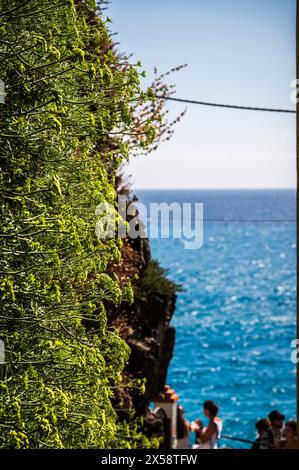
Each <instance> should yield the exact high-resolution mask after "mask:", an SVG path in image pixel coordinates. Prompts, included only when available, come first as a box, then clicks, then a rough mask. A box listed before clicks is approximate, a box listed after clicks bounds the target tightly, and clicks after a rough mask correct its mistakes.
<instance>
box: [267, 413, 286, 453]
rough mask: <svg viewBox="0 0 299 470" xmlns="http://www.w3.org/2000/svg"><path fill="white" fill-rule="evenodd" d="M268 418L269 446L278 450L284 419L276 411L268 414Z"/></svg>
mask: <svg viewBox="0 0 299 470" xmlns="http://www.w3.org/2000/svg"><path fill="white" fill-rule="evenodd" d="M268 418H269V421H270V433H269V435H270V445H271V446H273V447H274V448H275V449H280V448H281V440H282V430H283V425H284V419H285V417H284V415H283V414H281V413H280V412H279V411H278V410H274V411H271V413H269V415H268Z"/></svg>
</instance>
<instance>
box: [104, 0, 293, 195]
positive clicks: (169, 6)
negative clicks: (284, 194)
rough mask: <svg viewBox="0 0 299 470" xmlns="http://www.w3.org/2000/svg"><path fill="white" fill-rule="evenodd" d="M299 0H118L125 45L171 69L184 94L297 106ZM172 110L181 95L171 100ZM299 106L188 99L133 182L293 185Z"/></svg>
mask: <svg viewBox="0 0 299 470" xmlns="http://www.w3.org/2000/svg"><path fill="white" fill-rule="evenodd" d="M295 9H296V2H295V0H239V1H238V0H185V1H184V2H182V1H178V0H160V1H158V0H151V1H147V0H139V1H138V0H112V3H111V5H110V7H109V10H108V12H105V14H106V13H107V14H108V15H109V16H110V17H111V19H112V21H113V24H112V25H111V30H112V31H113V32H118V33H119V34H118V36H117V41H120V43H121V44H120V45H119V46H118V48H119V50H120V51H121V52H126V53H133V54H134V56H133V60H135V59H136V60H139V59H140V60H141V62H142V64H143V68H144V69H145V70H146V71H147V72H148V79H149V78H150V77H151V72H152V70H153V67H154V66H157V67H158V69H159V71H161V72H164V71H167V70H168V69H170V68H172V67H173V66H176V65H180V64H184V63H188V67H187V68H186V69H183V70H182V71H180V72H178V73H177V74H175V75H173V77H172V79H171V80H170V83H172V82H175V83H176V86H177V94H176V96H177V97H179V98H187V99H198V100H203V101H212V102H220V103H221V102H222V103H232V104H241V105H248V106H265V107H284V108H294V105H293V104H292V103H291V102H290V93H291V87H290V84H291V81H292V80H293V79H294V78H295V76H296V75H295ZM169 109H170V111H171V113H179V112H180V111H182V110H183V109H184V105H182V104H179V103H169ZM295 171H296V136H295V115H287V114H271V113H257V112H250V111H234V110H223V109H215V108H206V107H201V106H195V105H188V110H187V115H186V116H185V118H184V120H183V122H182V123H181V124H180V125H179V126H178V127H177V129H176V133H175V136H174V137H173V139H172V140H171V141H170V142H167V143H164V144H162V145H161V146H160V147H159V149H158V150H157V151H156V152H155V153H152V154H150V155H148V156H146V157H139V158H137V159H133V160H132V161H131V163H130V165H129V168H128V173H129V174H132V181H133V184H134V187H135V188H290V187H295V184H296V174H295Z"/></svg>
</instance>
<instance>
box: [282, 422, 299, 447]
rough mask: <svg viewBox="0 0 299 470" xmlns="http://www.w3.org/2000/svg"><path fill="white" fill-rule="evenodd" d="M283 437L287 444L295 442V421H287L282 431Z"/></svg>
mask: <svg viewBox="0 0 299 470" xmlns="http://www.w3.org/2000/svg"><path fill="white" fill-rule="evenodd" d="M283 434H284V437H285V438H286V441H287V442H290V441H295V440H296V439H297V423H296V421H288V422H287V423H286V425H285V428H284V431H283Z"/></svg>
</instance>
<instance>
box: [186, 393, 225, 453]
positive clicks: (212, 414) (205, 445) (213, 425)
mask: <svg viewBox="0 0 299 470" xmlns="http://www.w3.org/2000/svg"><path fill="white" fill-rule="evenodd" d="M203 412H204V415H205V416H206V418H208V419H209V424H208V426H207V428H203V425H202V422H201V421H200V420H197V421H196V422H195V423H193V424H192V426H191V429H192V431H195V432H196V436H197V442H196V444H195V445H194V446H193V447H192V448H193V449H218V440H219V439H220V437H221V433H222V427H223V424H222V420H221V419H220V418H219V417H218V412H219V408H218V406H217V405H216V403H214V402H213V401H212V400H208V401H205V402H204V404H203Z"/></svg>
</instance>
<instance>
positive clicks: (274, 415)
mask: <svg viewBox="0 0 299 470" xmlns="http://www.w3.org/2000/svg"><path fill="white" fill-rule="evenodd" d="M268 418H269V420H270V423H271V426H272V427H274V428H278V429H281V428H282V427H283V422H284V418H285V417H284V415H283V414H281V413H280V412H279V411H278V410H274V411H271V413H270V414H269V415H268Z"/></svg>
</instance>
